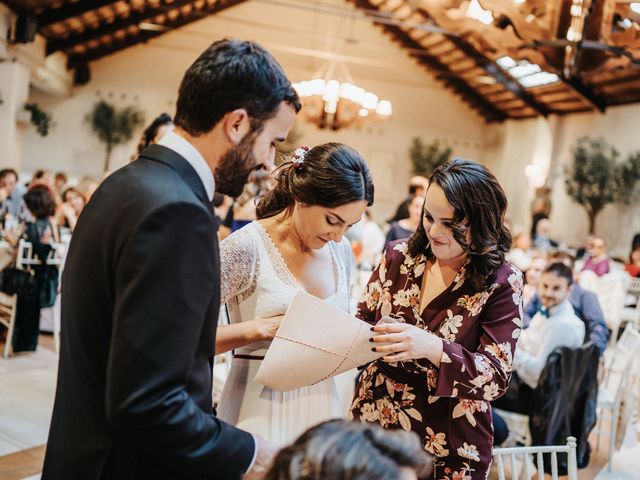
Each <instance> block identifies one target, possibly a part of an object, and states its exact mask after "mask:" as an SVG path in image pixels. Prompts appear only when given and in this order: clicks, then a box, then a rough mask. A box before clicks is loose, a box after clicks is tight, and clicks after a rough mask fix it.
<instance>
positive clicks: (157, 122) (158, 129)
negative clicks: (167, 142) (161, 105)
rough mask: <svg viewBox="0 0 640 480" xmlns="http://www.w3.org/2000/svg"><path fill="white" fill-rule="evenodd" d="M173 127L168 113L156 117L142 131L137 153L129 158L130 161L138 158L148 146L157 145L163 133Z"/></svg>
mask: <svg viewBox="0 0 640 480" xmlns="http://www.w3.org/2000/svg"><path fill="white" fill-rule="evenodd" d="M173 127H174V125H173V120H172V119H171V116H170V115H169V114H168V113H161V114H160V115H158V116H157V117H156V118H155V119H154V120H153V122H151V124H150V125H149V126H148V127H147V128H145V129H144V132H142V137H141V138H140V142H139V143H138V149H137V152H136V153H135V154H134V155H133V156H132V157H131V161H133V160H135V159H136V158H138V156H139V155H140V154H141V153H142V151H143V150H144V149H145V148H147V147H148V146H149V145H151V144H153V143H158V141H159V140H160V139H161V138H162V137H163V136H164V134H165V133H167V132H168V131H171V130H173Z"/></svg>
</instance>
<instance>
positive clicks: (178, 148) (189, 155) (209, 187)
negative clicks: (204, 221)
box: [158, 131, 216, 201]
mask: <svg viewBox="0 0 640 480" xmlns="http://www.w3.org/2000/svg"><path fill="white" fill-rule="evenodd" d="M158 145H162V146H163V147H167V148H169V149H171V150H173V151H174V152H176V153H177V154H178V155H180V156H181V157H182V158H184V159H185V160H186V161H187V162H189V164H190V165H191V166H192V167H193V169H194V170H195V171H196V173H197V174H198V177H200V180H201V181H202V185H204V189H205V190H206V192H207V197H209V201H212V200H213V193H214V192H215V188H216V182H215V179H214V178H213V172H212V171H211V167H209V164H207V162H206V161H205V159H204V157H203V156H202V155H201V154H200V152H199V151H198V150H197V149H196V147H194V146H193V145H192V144H191V143H190V142H189V141H188V140H186V139H185V138H184V137H181V136H180V135H178V134H177V133H176V132H174V131H168V132H167V133H165V134H164V135H163V136H162V138H161V139H160V141H159V142H158Z"/></svg>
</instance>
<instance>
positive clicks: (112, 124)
mask: <svg viewBox="0 0 640 480" xmlns="http://www.w3.org/2000/svg"><path fill="white" fill-rule="evenodd" d="M85 120H86V121H87V123H89V125H90V126H91V129H92V130H93V133H95V134H96V136H97V137H98V138H99V139H100V141H101V142H102V143H104V144H105V150H106V156H105V165H104V170H105V171H108V170H109V160H110V158H111V151H112V150H113V147H115V146H116V145H120V144H123V143H126V142H128V141H129V140H131V139H132V138H133V134H134V133H135V130H136V129H137V128H138V127H140V126H142V125H143V124H144V113H143V112H142V111H141V110H139V109H138V108H137V107H135V106H132V105H130V106H128V107H124V108H122V109H118V108H117V107H116V106H114V105H112V104H110V103H107V102H105V101H104V100H100V101H98V102H96V103H95V105H94V106H93V110H91V112H89V113H88V114H87V115H86V117H85Z"/></svg>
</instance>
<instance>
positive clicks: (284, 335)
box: [255, 291, 382, 391]
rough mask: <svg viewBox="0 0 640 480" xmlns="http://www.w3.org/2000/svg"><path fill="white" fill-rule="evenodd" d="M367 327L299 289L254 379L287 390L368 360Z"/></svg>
mask: <svg viewBox="0 0 640 480" xmlns="http://www.w3.org/2000/svg"><path fill="white" fill-rule="evenodd" d="M370 327H371V325H369V324H368V323H366V322H363V321H362V320H360V319H358V318H355V317H353V316H351V315H349V314H348V313H346V312H344V311H342V310H340V309H339V308H336V307H334V306H333V305H330V304H328V303H326V302H324V301H322V300H320V299H319V298H317V297H314V296H313V295H309V294H308V293H306V292H303V291H300V292H298V293H297V294H296V296H295V297H294V298H293V301H292V302H291V305H289V309H288V310H287V313H286V314H285V316H284V318H283V319H282V323H281V324H280V328H278V331H277V332H276V336H275V338H274V339H273V341H272V342H271V345H270V346H269V349H268V350H267V354H266V355H265V357H264V360H263V361H262V364H261V365H260V368H259V369H258V373H257V374H256V377H255V381H256V382H257V383H259V384H261V385H264V386H266V387H269V388H272V389H274V390H280V391H288V390H294V389H296V388H300V387H304V386H307V385H313V384H315V383H318V382H321V381H322V380H324V379H326V378H329V377H332V376H334V375H338V374H339V373H342V372H346V371H347V370H351V369H352V368H355V367H358V366H360V365H364V364H366V363H369V362H372V361H373V360H376V359H378V358H380V357H381V356H382V354H380V353H376V352H373V351H371V347H372V345H373V344H372V343H370V342H369V338H371V336H372V335H373V333H372V332H371V330H370Z"/></svg>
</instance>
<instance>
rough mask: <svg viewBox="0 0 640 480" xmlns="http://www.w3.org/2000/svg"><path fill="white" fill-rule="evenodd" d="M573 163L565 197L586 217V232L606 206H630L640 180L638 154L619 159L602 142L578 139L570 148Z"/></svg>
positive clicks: (568, 176) (617, 155) (609, 146)
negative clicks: (585, 213) (587, 219)
mask: <svg viewBox="0 0 640 480" xmlns="http://www.w3.org/2000/svg"><path fill="white" fill-rule="evenodd" d="M572 153H573V164H572V165H571V166H570V167H569V168H568V170H567V179H566V182H565V184H566V189H567V194H568V195H569V196H570V197H571V198H572V199H573V200H575V201H576V202H577V203H579V204H580V205H582V206H583V207H584V208H585V210H586V211H587V215H588V216H589V232H590V233H593V232H594V229H595V219H596V217H597V215H598V213H600V211H602V209H603V208H604V207H605V206H606V205H607V204H610V203H616V202H622V203H625V204H630V203H632V202H633V201H634V199H636V198H637V197H636V195H635V193H636V192H635V190H636V186H637V185H638V182H639V181H640V153H638V152H636V153H633V154H631V155H629V156H628V158H627V159H626V160H625V161H621V160H620V153H619V152H618V151H617V150H616V149H615V148H614V147H612V146H611V145H609V144H608V143H607V142H606V141H605V140H604V139H602V138H598V139H590V138H587V137H582V138H580V139H578V142H577V143H576V145H575V146H574V148H573V150H572Z"/></svg>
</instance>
